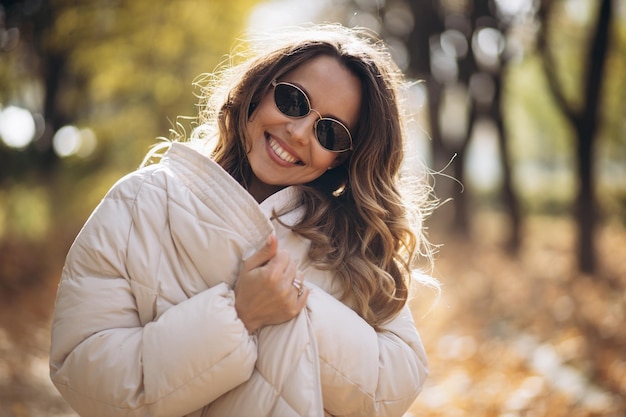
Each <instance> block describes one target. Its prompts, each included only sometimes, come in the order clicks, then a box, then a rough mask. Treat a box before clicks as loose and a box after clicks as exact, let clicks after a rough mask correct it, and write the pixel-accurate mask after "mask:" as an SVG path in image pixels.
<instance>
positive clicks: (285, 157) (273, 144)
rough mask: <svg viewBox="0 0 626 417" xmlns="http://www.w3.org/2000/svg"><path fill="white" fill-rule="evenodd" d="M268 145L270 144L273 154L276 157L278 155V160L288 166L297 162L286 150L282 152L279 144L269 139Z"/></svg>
mask: <svg viewBox="0 0 626 417" xmlns="http://www.w3.org/2000/svg"><path fill="white" fill-rule="evenodd" d="M269 144H270V148H272V150H273V151H274V153H275V154H276V155H278V157H279V158H280V159H282V160H283V161H285V162H289V163H290V164H295V163H296V162H298V159H297V158H294V157H293V155H291V154H290V153H289V152H287V151H286V150H284V149H283V148H282V147H281V146H280V145H279V144H278V142H276V141H275V140H274V139H272V138H270V140H269Z"/></svg>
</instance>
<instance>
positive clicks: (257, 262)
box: [243, 234, 278, 271]
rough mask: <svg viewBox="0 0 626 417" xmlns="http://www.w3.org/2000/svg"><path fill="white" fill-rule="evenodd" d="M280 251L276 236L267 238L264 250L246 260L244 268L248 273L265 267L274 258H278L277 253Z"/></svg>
mask: <svg viewBox="0 0 626 417" xmlns="http://www.w3.org/2000/svg"><path fill="white" fill-rule="evenodd" d="M277 250H278V241H277V239H276V236H274V235H273V234H271V235H269V236H268V237H267V240H266V242H265V245H263V247H262V248H260V249H259V250H257V251H256V252H254V253H253V254H252V255H251V256H250V257H249V258H247V259H246V260H244V262H243V268H244V269H245V270H247V271H250V270H252V269H254V268H258V267H260V266H263V265H265V264H266V263H267V262H269V261H270V259H272V258H273V257H274V256H276V251H277Z"/></svg>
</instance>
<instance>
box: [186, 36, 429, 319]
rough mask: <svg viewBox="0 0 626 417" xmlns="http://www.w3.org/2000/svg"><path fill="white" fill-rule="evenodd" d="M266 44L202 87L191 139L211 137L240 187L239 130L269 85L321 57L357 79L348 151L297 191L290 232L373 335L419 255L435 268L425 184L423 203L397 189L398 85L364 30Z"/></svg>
mask: <svg viewBox="0 0 626 417" xmlns="http://www.w3.org/2000/svg"><path fill="white" fill-rule="evenodd" d="M277 39H279V41H277ZM266 41H267V39H266ZM267 44H268V42H265V45H267ZM269 45H270V46H271V49H269V50H267V49H265V50H256V51H255V52H256V53H257V55H256V56H255V57H252V58H248V59H246V60H244V61H243V62H241V63H236V62H230V63H229V64H230V65H229V66H228V68H227V69H225V70H223V71H221V72H220V73H218V74H217V75H213V76H212V78H207V79H205V80H204V81H205V88H206V90H205V94H203V96H202V97H201V98H202V99H203V101H202V102H201V106H202V107H201V111H200V118H199V126H200V127H199V128H198V129H196V132H195V134H194V135H193V136H194V137H195V138H202V137H209V138H213V139H214V140H215V143H214V145H213V146H214V147H213V148H212V158H213V159H214V160H215V161H216V162H217V163H218V164H220V165H221V166H222V167H223V168H224V169H225V170H226V171H227V172H229V173H230V174H231V175H232V176H233V177H234V178H235V179H236V180H237V181H238V182H239V183H240V184H242V186H244V187H246V188H247V186H248V182H249V180H250V177H251V168H250V165H249V163H248V159H247V153H248V151H249V147H250V144H249V142H248V140H247V138H246V136H245V133H244V132H245V131H246V124H247V123H248V119H249V117H250V115H251V114H252V112H254V110H255V108H256V106H257V104H258V103H259V102H260V101H261V99H262V98H263V96H264V95H265V94H266V93H267V92H268V89H269V88H270V85H271V81H272V80H273V79H277V78H280V77H281V76H282V75H283V74H285V73H288V72H289V71H291V70H293V69H295V68H296V67H298V66H299V65H301V64H303V63H305V62H308V61H310V60H311V59H312V58H314V57H317V56H320V55H327V56H330V57H333V58H335V59H337V60H338V62H340V63H341V64H342V65H343V66H344V67H345V68H347V69H348V70H349V71H350V72H351V73H352V74H354V75H355V76H356V77H357V78H358V79H359V80H360V82H361V87H362V92H363V97H362V102H361V108H360V113H359V118H358V126H357V128H356V129H355V131H354V132H352V133H353V141H354V142H353V150H352V151H350V152H349V153H347V154H346V155H345V159H344V160H343V162H342V163H341V164H340V165H339V166H337V167H336V168H334V169H331V170H328V171H327V172H325V173H324V174H323V175H322V176H321V177H319V178H318V179H316V180H314V181H312V182H311V183H308V184H305V185H300V186H299V188H300V190H301V196H302V201H301V203H303V205H304V210H305V214H304V215H303V216H302V218H301V220H300V221H299V223H297V224H295V225H292V226H291V228H292V230H293V231H294V232H295V233H298V234H300V235H302V236H304V237H306V238H308V239H309V240H310V241H311V246H310V251H309V256H310V258H311V259H312V260H313V261H314V262H316V263H317V264H318V266H319V267H320V268H323V269H329V270H334V271H336V272H337V276H338V278H339V279H340V280H341V282H342V288H343V299H344V300H345V301H346V302H347V303H348V304H349V305H351V306H352V308H354V310H355V311H356V312H357V313H358V314H359V315H360V316H362V317H363V318H364V319H365V320H366V321H367V322H368V323H369V324H371V325H372V326H374V327H377V326H379V325H381V324H383V323H384V322H386V321H388V320H390V319H391V318H393V317H394V316H395V315H396V314H397V313H398V312H399V311H400V310H401V309H402V307H403V306H404V305H405V303H406V301H407V299H408V297H409V288H410V285H409V283H410V279H411V275H412V272H413V270H414V269H415V261H416V259H417V258H418V256H419V255H420V254H422V255H423V254H425V255H426V258H428V260H429V261H430V262H432V251H431V246H430V244H429V243H428V241H427V239H426V238H425V235H424V233H423V225H422V221H423V218H424V215H425V214H426V212H427V211H429V210H430V209H431V208H432V205H431V204H429V203H428V201H429V199H428V196H429V195H430V193H429V187H428V181H421V183H420V185H418V186H419V187H420V188H419V189H418V190H416V189H415V188H413V190H412V192H411V195H418V197H420V199H418V201H417V205H415V204H409V203H414V201H408V200H409V199H408V198H406V197H407V195H405V194H404V191H403V192H402V193H401V190H400V184H401V180H402V178H400V177H401V175H400V174H401V166H402V162H403V158H404V142H405V123H404V114H403V113H402V111H401V107H400V98H399V94H400V90H399V89H400V88H401V86H402V85H403V83H404V79H403V77H402V74H401V72H400V71H399V70H398V68H397V67H396V66H395V65H394V63H393V61H392V60H391V57H390V55H389V53H388V51H387V50H386V49H385V48H384V45H383V44H382V42H380V41H379V40H377V38H376V37H375V36H373V34H371V33H368V32H366V31H364V30H356V29H347V28H344V27H342V26H338V25H324V26H319V25H314V26H309V27H298V28H297V30H296V31H294V32H289V33H288V34H285V33H281V34H280V38H277V37H276V36H275V37H273V38H271V40H270V42H269ZM412 186H413V187H415V184H413V185H412Z"/></svg>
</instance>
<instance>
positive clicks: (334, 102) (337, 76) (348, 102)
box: [281, 55, 362, 129]
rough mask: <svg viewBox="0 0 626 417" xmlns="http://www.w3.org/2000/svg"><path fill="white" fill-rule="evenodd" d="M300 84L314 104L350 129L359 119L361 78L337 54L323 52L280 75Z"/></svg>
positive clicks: (324, 113) (285, 79) (284, 78)
mask: <svg viewBox="0 0 626 417" xmlns="http://www.w3.org/2000/svg"><path fill="white" fill-rule="evenodd" d="M281 81H288V82H291V83H294V84H297V85H298V86H300V87H301V88H302V89H303V90H304V91H305V92H306V93H307V95H308V96H309V100H311V106H312V107H313V108H314V109H315V110H317V111H318V112H320V113H321V114H322V115H324V116H329V117H336V118H337V119H340V120H341V121H343V122H344V123H346V124H347V125H348V127H350V128H351V129H354V128H355V127H356V124H357V123H358V117H359V111H360V108H361V98H362V91H361V82H360V80H359V79H358V77H357V76H356V75H354V74H353V73H352V72H351V71H350V70H349V69H348V68H346V67H345V66H344V65H342V64H341V63H340V62H339V60H337V58H334V57H331V56H327V55H320V56H317V57H315V58H313V59H311V60H309V61H306V62H304V63H302V64H301V65H299V66H298V67H297V68H295V69H294V70H292V71H290V72H289V73H287V74H286V75H285V76H284V77H281Z"/></svg>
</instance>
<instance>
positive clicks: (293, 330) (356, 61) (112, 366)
mask: <svg viewBox="0 0 626 417" xmlns="http://www.w3.org/2000/svg"><path fill="white" fill-rule="evenodd" d="M282 39H283V41H282V43H277V42H276V40H275V39H274V40H273V41H272V42H271V43H270V44H271V46H272V48H273V49H272V50H269V51H267V50H266V51H263V52H262V53H260V54H259V55H258V56H257V57H255V58H251V59H249V60H247V61H245V62H244V63H242V64H240V65H238V66H236V67H234V68H232V69H230V70H228V71H224V72H222V74H221V75H222V76H223V77H222V78H220V79H219V80H217V79H214V80H213V81H214V82H213V83H212V85H209V88H208V89H207V91H209V92H210V94H207V96H206V101H205V103H204V107H203V111H202V112H201V114H200V127H199V128H198V129H196V131H195V132H194V134H193V135H192V136H193V137H192V138H191V140H190V141H188V142H187V143H173V144H171V146H169V149H167V151H166V152H165V154H164V155H163V156H162V158H161V160H160V162H159V163H157V164H153V165H148V166H146V167H144V168H142V169H140V170H138V171H137V172H135V173H132V174H130V175H128V176H127V177H125V178H123V179H122V180H120V181H119V182H118V183H117V184H116V185H115V186H114V187H113V188H112V189H111V190H110V192H109V193H108V194H107V196H106V197H105V198H104V200H103V201H102V202H101V204H100V205H99V206H98V208H97V209H96V210H95V212H94V213H93V214H92V216H91V217H90V219H89V220H88V221H87V223H86V224H85V226H84V228H83V230H82V231H81V232H80V234H79V236H78V237H77V239H76V241H75V243H74V244H73V245H72V248H71V249H70V252H69V253H68V257H67V260H66V266H65V268H64V270H63V276H62V279H61V283H60V286H59V290H58V297H57V303H56V307H55V316H54V320H53V327H52V347H51V358H50V368H51V377H52V380H53V381H54V383H55V385H56V387H57V388H58V389H59V391H60V392H61V394H62V395H63V396H64V397H65V398H66V400H67V401H68V402H69V403H70V404H71V405H72V407H74V408H75V410H76V411H77V412H78V413H79V414H81V415H82V416H107V417H111V416H122V415H123V416H145V415H149V416H183V415H191V416H323V415H333V416H374V415H385V416H400V415H402V414H403V413H404V412H405V411H406V410H407V409H408V407H409V406H410V405H411V403H412V402H413V401H414V399H415V398H416V396H417V395H418V393H419V391H420V390H421V387H422V385H423V383H424V380H425V378H426V375H427V365H426V357H425V354H424V350H423V346H422V343H421V341H420V338H419V336H418V333H417V331H416V330H415V327H414V324H413V321H412V318H411V314H410V311H409V310H408V307H407V298H408V296H409V285H410V284H409V282H410V277H411V275H414V274H412V273H413V268H414V261H415V258H416V256H417V254H418V252H419V251H420V249H424V248H425V249H426V250H427V249H428V245H427V243H426V241H425V239H424V237H423V235H422V233H421V229H420V226H421V224H420V223H419V220H421V214H420V212H419V211H416V212H413V211H411V210H409V209H408V207H410V206H409V205H407V201H405V200H404V199H403V198H402V196H401V194H400V189H399V183H398V177H399V170H400V167H401V163H402V158H403V148H402V147H403V139H404V136H403V135H404V133H403V123H402V114H401V112H400V108H399V105H398V101H399V100H398V87H399V86H400V83H401V81H402V78H401V76H400V73H399V72H398V70H397V69H396V68H395V67H394V66H393V65H392V63H391V60H390V59H389V57H388V55H387V54H386V52H385V51H384V49H383V47H382V45H380V44H378V43H376V42H375V41H373V40H370V38H368V37H367V36H365V34H363V33H358V32H356V31H350V30H348V29H344V28H341V27H339V26H324V27H309V28H307V29H306V30H305V29H304V28H299V30H298V31H297V32H294V33H290V34H289V35H288V36H287V35H285V36H284V37H283V38H282ZM218 85H219V86H220V87H221V88H222V90H221V91H223V92H224V93H223V94H220V89H218V88H216V86H218ZM151 156H154V155H151ZM411 219H413V220H417V222H416V224H415V225H416V226H417V228H413V226H415V225H414V224H413V223H412V222H411V221H410V220H411ZM421 280H422V281H426V282H428V279H427V278H425V279H421Z"/></svg>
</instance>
